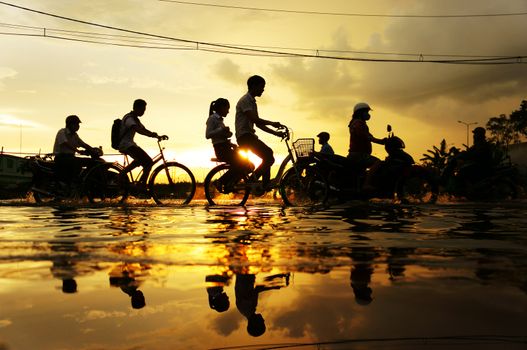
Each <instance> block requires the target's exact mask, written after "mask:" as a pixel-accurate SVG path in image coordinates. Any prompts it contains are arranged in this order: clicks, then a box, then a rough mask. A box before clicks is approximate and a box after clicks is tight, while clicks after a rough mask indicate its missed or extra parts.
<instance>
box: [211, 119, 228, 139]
mask: <svg viewBox="0 0 527 350" xmlns="http://www.w3.org/2000/svg"><path fill="white" fill-rule="evenodd" d="M231 136H232V132H231V131H230V129H229V127H228V126H225V125H224V124H223V123H222V122H220V121H219V120H215V119H214V118H213V117H209V119H207V130H206V131H205V137H206V138H207V139H212V138H215V137H226V138H229V137H231Z"/></svg>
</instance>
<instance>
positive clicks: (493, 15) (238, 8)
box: [158, 0, 527, 18]
mask: <svg viewBox="0 0 527 350" xmlns="http://www.w3.org/2000/svg"><path fill="white" fill-rule="evenodd" d="M158 1H160V2H170V3H175V4H181V5H192V6H206V7H218V8H226V9H236V10H249V11H263V12H281V13H293V14H302V15H324V16H346V17H381V18H477V17H510V16H525V15H527V12H502V13H478V14H444V15H405V14H375V13H345V12H321V11H301V10H287V9H272V8H259V7H246V6H233V5H220V4H211V3H203V2H191V1H176V0H158Z"/></svg>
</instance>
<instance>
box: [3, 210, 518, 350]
mask: <svg viewBox="0 0 527 350" xmlns="http://www.w3.org/2000/svg"><path fill="white" fill-rule="evenodd" d="M525 213H526V212H525V206H523V205H514V204H509V205H507V204H500V205H496V204H492V205H486V206H485V205H483V204H477V205H472V204H470V205H466V204H465V205H463V206H460V205H441V206H422V207H406V206H393V205H385V204H376V203H374V204H368V205H364V204H357V205H355V204H353V203H352V204H351V205H348V206H342V207H334V208H331V209H329V210H325V211H319V212H310V211H304V210H300V209H287V210H284V209H282V208H280V207H274V206H262V207H249V208H227V209H225V208H224V209H205V208H201V207H199V208H198V207H190V208H163V207H161V208H153V207H126V208H117V207H114V208H82V207H61V208H42V207H37V208H24V207H21V208H5V207H0V217H2V228H1V229H0V297H1V298H2V300H3V301H4V303H3V306H2V310H1V311H2V312H1V314H0V344H4V345H3V346H4V348H9V349H35V348H38V349H56V348H63V349H74V348H78V346H77V345H78V344H88V345H87V346H86V347H87V348H90V346H91V348H114V349H122V348H148V349H165V348H186V349H192V348H195V349H202V348H214V347H216V348H218V347H229V346H241V347H243V346H246V347H248V346H251V345H255V344H264V343H265V344H274V345H276V346H278V345H280V346H285V345H287V346H289V345H291V344H295V343H299V342H301V343H307V344H314V345H316V344H318V345H320V344H324V342H327V344H326V345H321V346H327V347H328V348H339V345H338V344H337V343H335V342H334V341H335V340H336V339H341V340H343V341H344V344H345V345H342V346H341V347H340V348H349V344H350V342H349V341H350V340H357V339H365V338H370V339H379V338H385V339H392V340H391V341H393V342H392V343H390V344H391V345H394V344H395V342H398V343H397V344H395V345H397V346H399V347H402V348H405V345H408V344H407V343H405V342H404V340H401V339H402V338H401V337H408V339H414V340H412V342H413V343H412V344H411V346H413V348H419V347H420V345H422V344H418V343H415V339H425V338H426V339H432V338H433V337H434V336H445V337H446V338H445V339H449V340H448V341H451V339H452V338H448V336H450V335H467V334H481V335H489V334H501V335H503V336H505V338H503V339H506V340H507V341H511V343H510V344H512V345H511V348H521V345H523V346H524V345H525V339H524V338H511V336H519V335H524V330H523V328H524V327H523V325H524V324H525V323H526V322H527V316H526V315H527V287H526V286H527V260H526V259H527V254H526V253H527V244H526V243H527V240H526V238H525V235H524V232H525V229H527V216H526V215H525ZM58 281H60V282H58ZM58 283H60V286H57V284H58ZM57 289H59V290H61V291H62V292H60V291H59V292H57ZM48 305H57V307H56V309H53V310H51V309H50V307H49V306H48ZM423 310H426V312H423ZM43 314H45V315H46V317H45V318H42V317H40V316H38V315H43ZM37 316H38V317H37ZM394 319H395V320H398V321H397V322H393V321H391V320H394ZM49 325H55V326H56V327H55V328H56V329H57V330H56V331H55V330H50V329H49ZM28 329H30V330H31V331H30V333H31V335H32V337H31V339H33V340H30V339H28V337H27V333H28V331H27V330H28ZM64 334H67V335H68V336H69V337H71V339H68V341H65V340H64ZM419 337H421V338H419ZM34 339H40V341H39V342H37V341H36V340H34ZM61 339H62V340H61ZM438 339H439V338H438ZM479 339H480V341H481V342H483V344H484V345H489V342H490V340H488V339H487V338H479ZM518 339H519V340H518ZM492 341H496V344H498V345H503V340H496V339H493V340H492ZM518 341H523V343H521V342H518ZM437 342H438V344H439V345H445V344H446V342H447V340H444V342H443V340H441V342H440V341H439V340H438V341H437ZM74 344H75V346H74ZM328 344H331V346H330V345H328ZM462 345H466V344H462ZM498 345H497V346H496V347H495V348H499V346H498ZM516 345H518V346H517V347H516ZM0 346H2V345H0ZM269 346H270V345H269ZM411 346H409V347H407V348H412V347H411ZM262 347H263V346H262ZM466 348H470V346H467V347H466ZM489 348H492V347H489Z"/></svg>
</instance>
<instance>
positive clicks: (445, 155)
mask: <svg viewBox="0 0 527 350" xmlns="http://www.w3.org/2000/svg"><path fill="white" fill-rule="evenodd" d="M432 147H433V148H432V149H431V150H427V151H426V152H427V153H424V154H423V158H421V161H422V162H423V164H424V165H425V166H428V167H431V168H435V169H437V170H439V171H442V170H443V169H444V168H445V167H446V165H447V163H448V160H449V159H450V157H452V156H454V155H456V154H458V153H459V148H457V147H454V146H452V147H450V149H448V150H447V143H446V140H445V139H443V140H442V141H441V143H440V144H439V147H436V146H432Z"/></svg>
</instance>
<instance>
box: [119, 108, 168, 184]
mask: <svg viewBox="0 0 527 350" xmlns="http://www.w3.org/2000/svg"><path fill="white" fill-rule="evenodd" d="M145 110H146V101H145V100H142V99H137V100H135V101H134V104H133V109H132V111H131V112H129V113H127V114H126V115H125V116H124V117H123V119H122V122H121V132H120V135H121V141H120V142H119V147H118V149H119V152H121V153H123V154H126V155H128V156H130V157H131V158H132V159H133V161H132V162H131V163H130V164H128V165H127V166H126V168H124V172H125V173H128V172H130V171H132V170H133V169H135V168H136V167H138V166H142V167H143V173H142V174H141V178H140V179H139V186H140V187H142V188H146V181H147V180H148V175H149V174H150V170H151V169H152V165H153V162H152V158H150V156H149V155H148V153H146V152H145V151H144V150H143V149H142V148H141V147H139V146H138V145H137V143H135V141H134V137H135V134H136V133H139V134H141V135H145V136H148V137H153V138H157V139H164V138H165V139H166V138H167V136H166V135H161V136H160V135H158V134H157V133H156V132H153V131H150V130H148V129H147V128H146V127H145V126H144V125H143V124H142V123H141V121H140V120H139V118H140V117H142V116H143V115H144V114H145Z"/></svg>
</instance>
